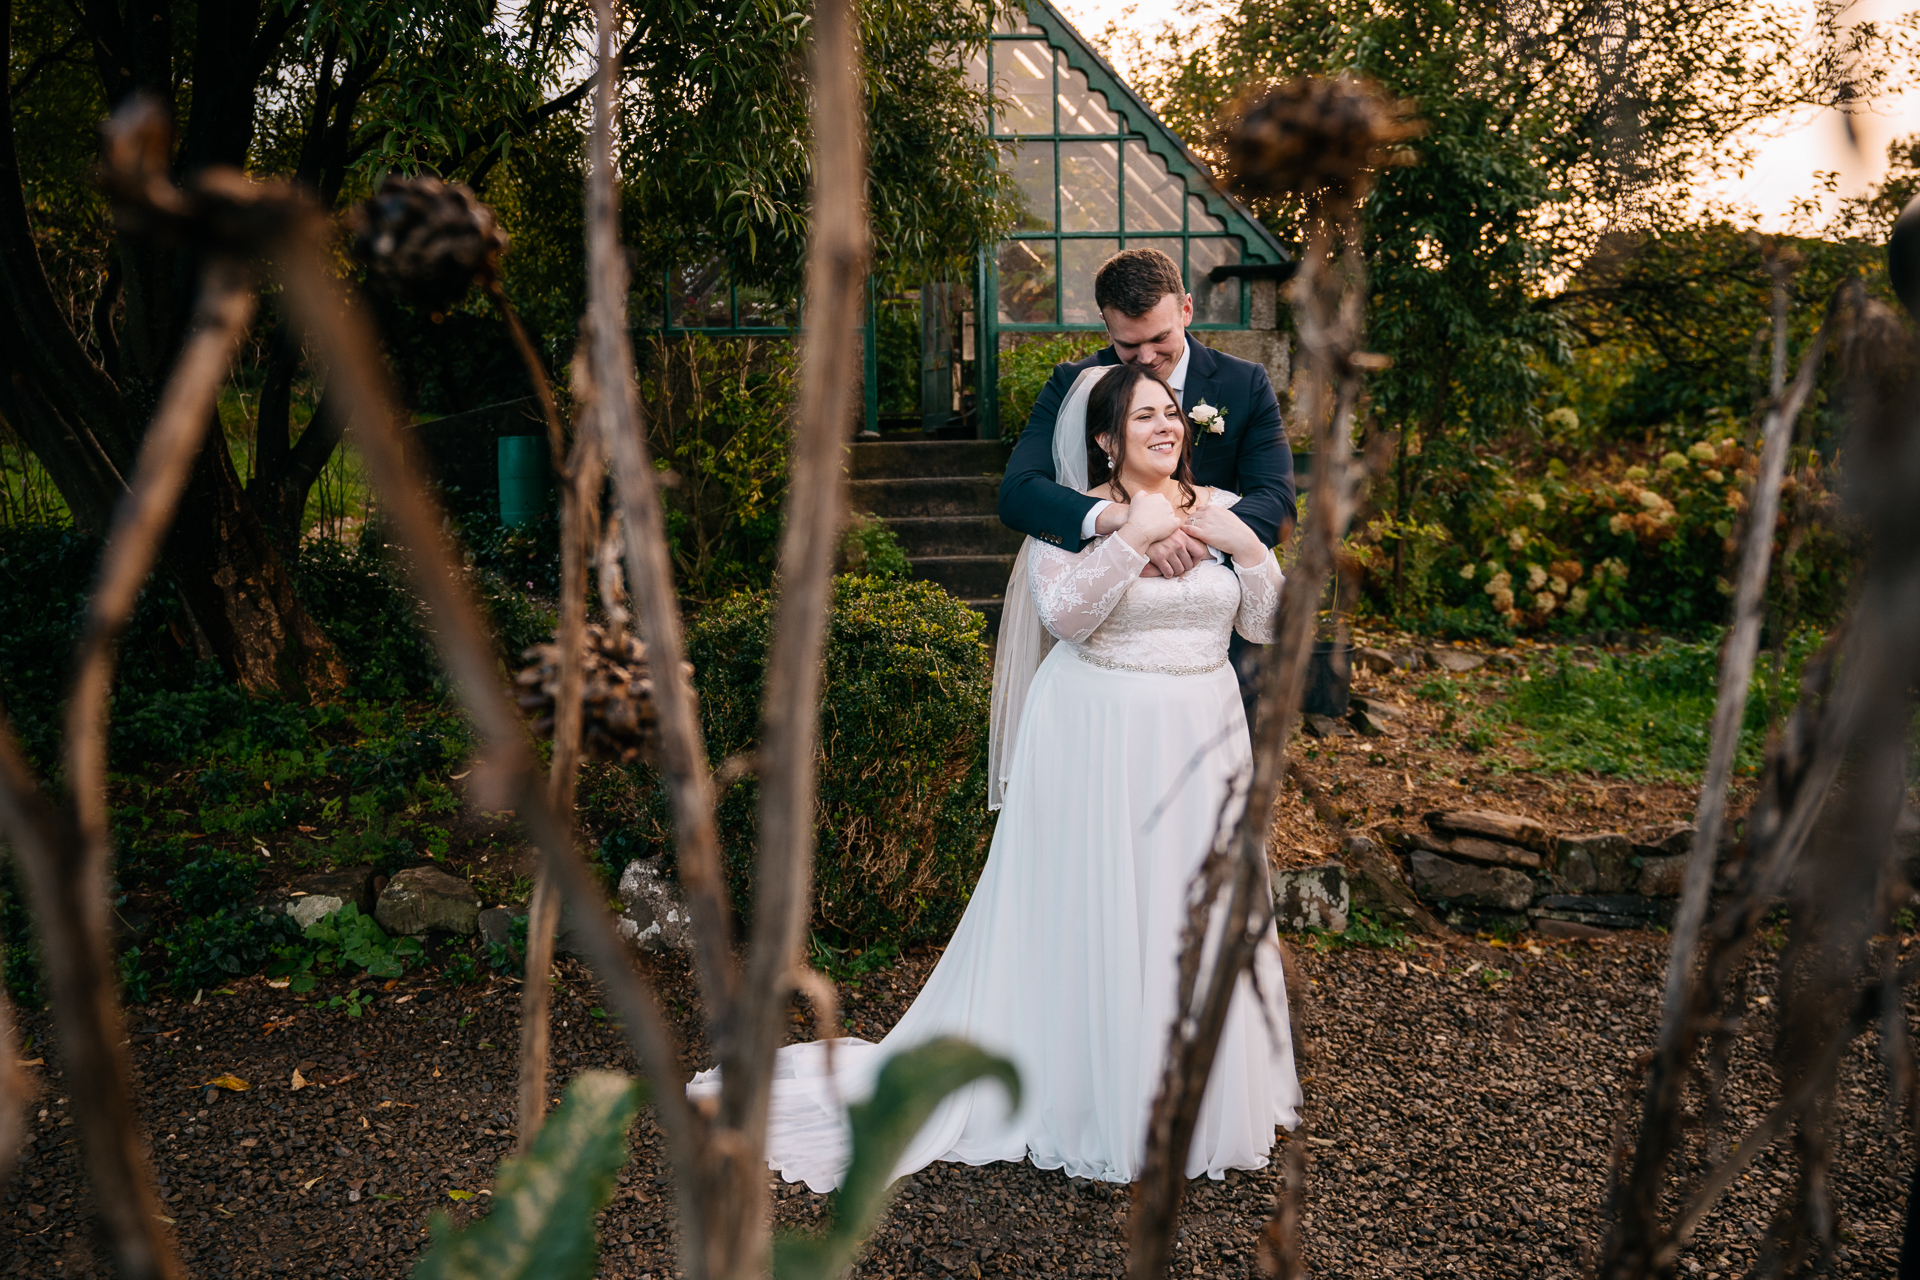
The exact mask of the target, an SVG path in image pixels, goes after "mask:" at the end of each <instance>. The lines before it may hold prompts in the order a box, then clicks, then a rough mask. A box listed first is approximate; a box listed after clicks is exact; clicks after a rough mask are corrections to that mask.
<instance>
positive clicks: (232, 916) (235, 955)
mask: <svg viewBox="0 0 1920 1280" xmlns="http://www.w3.org/2000/svg"><path fill="white" fill-rule="evenodd" d="M290 929H291V925H290V922H289V921H288V920H287V919H286V917H285V916H269V915H266V914H265V913H260V912H255V911H253V910H252V909H250V908H246V907H239V908H232V907H222V908H221V909H220V910H218V911H215V912H214V913H213V914H211V915H205V916H194V917H191V918H189V919H187V920H186V921H184V922H182V923H181V925H180V926H179V927H178V928H176V929H174V930H172V931H171V932H169V933H166V934H164V935H162V936H161V938H160V949H161V950H162V951H163V952H165V953H166V957H167V982H168V984H169V985H170V986H172V988H173V989H174V990H175V991H176V992H179V993H180V994H182V995H184V994H185V993H187V992H189V991H196V990H200V989H203V988H206V987H211V986H214V985H216V984H218V983H222V982H227V981H230V980H232V979H234V978H244V977H246V976H248V975H249V974H254V973H258V972H260V970H261V968H262V967H263V966H265V965H266V963H267V961H269V960H270V959H272V958H273V956H274V954H275V952H276V951H277V950H278V949H279V947H280V945H281V944H282V943H283V942H284V941H285V940H286V938H287V935H288V933H289V932H290Z"/></svg>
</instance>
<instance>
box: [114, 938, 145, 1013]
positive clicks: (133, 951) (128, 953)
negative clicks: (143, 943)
mask: <svg viewBox="0 0 1920 1280" xmlns="http://www.w3.org/2000/svg"><path fill="white" fill-rule="evenodd" d="M113 967H114V972H115V973H116V974H118V975H119V978H120V998H121V999H122V1000H124V1001H125V1002H126V1003H128V1004H145V1003H146V1002H147V1000H148V998H149V997H150V996H152V994H153V976H152V975H151V974H149V973H148V972H147V971H146V969H145V967H144V966H142V965H141V963H140V948H138V947H128V948H127V949H126V950H125V951H122V952H121V953H120V955H119V957H118V958H117V959H116V960H115V961H114V966H113Z"/></svg>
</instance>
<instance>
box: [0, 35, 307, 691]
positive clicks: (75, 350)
mask: <svg viewBox="0 0 1920 1280" xmlns="http://www.w3.org/2000/svg"><path fill="white" fill-rule="evenodd" d="M233 8H234V9H235V10H236V12H235V13H234V14H230V15H228V16H230V17H232V16H238V17H240V18H242V19H243V20H244V23H245V26H246V29H247V30H248V32H249V33H251V32H255V31H257V30H258V21H257V19H258V14H257V6H249V5H248V4H247V3H246V2H245V0H241V3H239V4H237V5H235V6H233ZM12 9H13V6H12V0H0V62H6V61H9V60H10V59H11V54H12V18H13V12H12ZM144 25H156V26H164V25H165V24H164V23H159V22H157V21H156V23H154V24H143V26H144ZM201 25H202V30H200V31H199V32H198V35H199V36H200V38H201V40H202V42H203V43H205V42H207V41H208V40H212V42H213V43H216V44H219V43H222V39H223V38H220V37H218V33H217V32H209V30H207V29H206V24H205V23H204V22H203V23H202V24H201ZM215 25H216V26H217V25H218V24H215ZM115 33H118V32H117V28H115ZM119 34H124V33H119ZM152 39H153V33H151V32H147V31H145V30H142V31H140V32H139V33H138V38H134V37H131V36H129V40H130V42H131V44H132V45H133V46H135V47H137V49H138V50H140V51H142V52H143V53H148V54H151V53H153V50H152V49H151V48H150V47H149V46H150V45H151V43H152ZM224 39H225V40H227V41H230V40H231V36H228V37H225V38H224ZM108 61H110V62H111V61H113V60H112V59H111V58H109V59H108ZM131 61H132V62H133V63H134V64H137V65H138V67H139V69H140V70H139V74H138V75H136V76H135V77H134V79H135V83H148V82H149V80H150V79H151V78H153V76H157V77H158V81H159V83H158V85H156V86H155V87H156V88H160V89H163V90H165V89H170V87H171V86H170V85H169V84H168V81H167V76H168V75H169V74H170V73H169V72H168V71H167V69H166V68H165V67H163V66H159V65H157V64H156V65H153V66H149V65H148V62H149V60H148V59H146V58H143V57H132V58H131ZM208 65H212V64H208ZM115 70H116V72H117V71H118V67H116V68H115ZM236 72H237V74H239V75H242V76H247V73H246V71H245V70H244V69H241V68H236ZM150 73H151V75H150ZM254 79H257V75H256V76H248V77H247V79H246V83H247V85H248V92H247V93H246V94H241V95H234V94H228V95H225V97H224V98H222V99H216V100H215V101H213V102H209V103H207V104H205V105H206V111H205V112H203V111H201V110H196V111H195V112H194V119H193V128H194V130H195V131H196V132H199V131H205V136H206V137H208V138H210V139H211V140H212V147H213V151H214V152H217V153H219V154H216V155H213V156H212V157H211V159H212V161H214V162H225V161H227V159H228V157H227V155H226V153H227V152H230V151H232V150H233V149H234V139H233V137H232V136H231V135H233V134H234V132H235V129H234V127H233V122H231V121H229V122H228V123H227V124H226V125H222V124H221V122H220V121H217V120H213V119H209V118H207V116H208V115H210V114H211V115H217V114H219V113H220V111H221V110H222V109H225V110H227V111H229V112H232V111H240V112H244V113H245V115H246V121H245V130H246V131H250V130H251V128H252V94H251V86H252V84H253V81H254ZM117 87H119V86H117V85H110V88H117ZM127 87H128V88H131V87H132V86H127ZM108 96H109V97H110V98H113V99H118V98H121V97H124V96H125V93H124V92H121V93H117V94H116V93H112V92H110V93H109V95H108ZM13 137H14V129H13V102H12V98H11V94H10V91H9V86H8V84H7V82H6V81H4V80H0V414H4V415H5V416H6V419H7V422H8V424H9V425H10V426H12V427H13V429H14V430H15V431H16V432H17V433H18V434H19V436H20V438H21V439H22V440H23V441H25V442H26V445H27V447H28V448H30V449H32V450H33V452H34V454H35V456H37V457H38V458H39V459H40V461H41V463H42V465H44V466H45V467H46V468H47V471H48V472H49V474H51V476H52V477H53V481H54V484H55V485H56V486H57V487H58V488H59V490H60V496H61V497H62V498H63V499H65V500H66V503H67V508H68V510H69V511H71V512H72V514H73V519H74V522H75V523H76V524H77V525H78V526H79V527H81V528H82V529H87V530H90V531H94V532H102V531H104V530H105V529H106V527H107V523H108V519H109V516H110V514H111V512H112V510H113V507H114V504H115V503H117V502H119V501H120V497H121V495H122V494H123V493H124V492H125V491H126V482H125V479H124V477H125V476H126V475H127V474H128V471H129V469H130V468H131V466H132V463H133V457H134V454H135V451H136V450H137V449H138V447H139V441H140V438H141V435H142V433H143V432H144V431H145V430H146V420H147V416H148V413H149V412H150V411H151V409H152V406H153V404H154V402H155V401H156V400H157V398H158V396H159V391H160V387H161V384H162V383H163V382H164V381H165V378H166V374H167V371H168V369H169V368H170V367H171V365H172V363H173V359H174V357H175V354H176V353H177V352H178V351H179V349H180V345H181V341H182V339H183V337H184V336H185V330H186V324H187V319H188V316H189V315H190V310H191V307H192V303H193V299H192V297H191V296H188V295H190V293H191V290H190V288H185V287H183V282H185V281H190V280H191V279H192V278H193V276H192V274H191V273H192V271H193V269H194V266H195V264H194V263H193V262H191V261H190V259H189V257H188V255H187V254H185V253H184V252H181V251H176V250H163V249H157V248H154V247H151V246H147V245H140V244H128V243H125V242H123V243H122V244H121V245H120V246H117V249H118V254H117V256H118V260H119V265H120V267H121V273H120V275H119V277H118V278H117V287H120V288H123V289H124V290H125V294H126V300H127V322H126V327H125V330H124V331H123V332H122V333H121V334H119V335H118V347H119V351H120V355H121V362H122V364H123V366H124V369H125V372H124V374H123V376H122V378H121V379H120V380H116V379H115V378H113V377H110V376H108V374H107V372H106V370H104V369H103V368H101V367H100V365H99V364H98V363H96V362H95V361H94V359H93V358H92V356H90V355H89V354H88V352H87V350H86V348H85V347H84V346H83V345H82V344H81V341H80V339H79V337H78V336H77V335H75V333H74V332H73V330H72V328H71V326H70V325H69V324H68V322H67V319H66V315H65V312H64V311H63V309H62V308H61V307H60V306H59V304H58V302H57V300H56V299H55V297H54V293H53V289H52V287H51V285H50V284H49V283H48V281H47V277H46V273H45V271H44V270H43V269H42V267H41V264H40V257H39V251H38V248H37V246H36V245H35V242H34V238H33V227H32V223H31V221H30V220H29V218H28V215H27V206H26V199H25V195H24V187H23V185H22V174H21V172H20V162H19V156H18V153H17V152H16V151H15V149H14V143H13ZM206 149H207V147H206V145H204V144H203V145H202V146H200V147H197V148H196V147H194V146H192V145H189V146H188V147H187V148H186V150H188V151H190V152H193V151H199V152H204V151H206ZM240 151H241V153H242V154H241V156H240V157H234V158H233V160H234V161H235V162H237V160H238V159H239V158H243V156H244V151H245V145H244V139H242V140H241V143H240ZM109 345H111V344H110V343H109V342H106V341H103V343H102V346H103V348H105V347H107V346H109ZM161 564H162V567H163V568H164V569H165V570H166V572H167V573H168V575H169V576H170V577H172V579H173V580H174V583H175V584H176V585H177V586H178V588H179V590H180V595H181V597H182V598H183V599H184V600H185V601H186V604H187V608H188V610H189V611H190V612H191V613H192V615H193V620H194V622H195V623H196V624H197V625H198V626H199V629H200V630H201V632H202V633H204V634H205V636H206V638H207V641H208V643H209V645H210V646H211V648H212V650H213V653H214V656H215V657H216V658H217V659H218V660H219V662H220V664H221V665H222V666H223V667H224V668H225V669H226V670H227V672H228V673H229V674H230V675H232V676H233V677H234V678H235V679H237V680H238V681H239V682H240V683H241V684H242V685H244V686H245V687H246V688H248V689H253V690H260V691H269V690H272V691H280V692H285V693H290V694H297V693H313V692H317V691H320V690H323V689H328V688H335V687H338V686H339V685H340V684H341V683H343V682H344V680H345V669H344V668H343V667H342V665H341V663H340V660H339V657H338V655H337V654H335V652H334V651H333V647H332V645H331V644H329V643H328V641H327V639H326V637H325V636H324V635H322V634H321V632H320V630H319V629H318V628H317V627H315V626H314V624H313V622H312V620H311V619H309V618H308V617H307V614H306V610H305V609H304V608H303V607H302V606H301V604H300V602H299V600H298V599H297V598H296V597H295V595H294V591H293V579H292V577H291V575H290V574H289V573H288V572H287V567H286V564H285V563H284V562H283V561H282V560H281V558H280V557H279V556H277V555H276V554H275V553H274V549H273V546H272V544H271V543H270V542H269V540H268V539H267V536H266V533H265V529H264V527H263V526H262V524H261V522H260V520H259V518H258V517H257V516H256V514H255V513H254V510H253V508H252V506H251V505H250V504H249V503H248V502H247V500H246V497H245V494H244V493H243V491H242V490H241V487H240V478H239V476H238V475H237V474H236V473H235V471H234V469H233V461H232V459H231V458H230V457H229V456H228V454H227V449H226V442H225V438H224V437H223V435H222V433H221V432H220V431H219V429H218V428H217V427H216V428H215V429H214V430H213V431H211V432H209V439H208V444H207V447H206V448H205V449H204V450H203V451H202V453H201V456H200V458H199V460H198V461H197V462H196V463H195V466H194V471H193V478H192V480H191V481H190V482H189V485H188V489H187V492H186V495H185V498H184V501H183V502H182V503H181V506H180V514H179V518H178V520H177V521H176V523H175V525H174V528H173V531H172V533H171V534H170V535H169V536H168V539H167V543H166V547H165V548H164V550H163V552H162V556H161Z"/></svg>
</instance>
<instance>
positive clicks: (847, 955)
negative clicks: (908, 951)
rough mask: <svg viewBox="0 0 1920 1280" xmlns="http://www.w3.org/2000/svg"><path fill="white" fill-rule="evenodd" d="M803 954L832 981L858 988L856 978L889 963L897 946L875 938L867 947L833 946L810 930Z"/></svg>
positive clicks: (897, 951) (887, 965) (896, 955)
mask: <svg viewBox="0 0 1920 1280" xmlns="http://www.w3.org/2000/svg"><path fill="white" fill-rule="evenodd" d="M807 958H808V961H809V962H810V963H811V964H812V965H813V967H814V968H815V969H818V970H819V971H820V972H821V973H824V974H826V975H827V977H829V978H831V979H832V980H833V981H834V983H835V984H836V985H838V986H842V987H847V988H849V989H851V990H854V991H858V990H859V989H860V979H862V978H863V977H865V976H866V975H867V974H869V973H878V972H880V971H881V970H883V969H891V968H892V967H893V964H894V961H896V960H898V959H899V958H900V948H899V947H898V946H897V945H895V944H894V943H891V942H876V943H874V944H873V945H872V946H870V947H836V946H832V945H830V944H828V943H826V942H823V941H822V940H821V938H820V935H819V934H818V933H814V934H809V935H808V937H807Z"/></svg>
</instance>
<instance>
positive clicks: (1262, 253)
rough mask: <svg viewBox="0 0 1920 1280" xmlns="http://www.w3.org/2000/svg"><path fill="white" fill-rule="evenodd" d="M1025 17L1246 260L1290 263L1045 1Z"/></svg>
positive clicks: (1031, 3) (1036, 0)
mask: <svg viewBox="0 0 1920 1280" xmlns="http://www.w3.org/2000/svg"><path fill="white" fill-rule="evenodd" d="M1026 4H1027V18H1028V20H1029V21H1030V22H1032V23H1033V25H1034V26H1036V27H1039V28H1040V30H1041V31H1042V32H1044V33H1045V34H1046V37H1047V42H1048V43H1049V44H1051V45H1053V46H1054V47H1055V48H1057V49H1059V50H1060V51H1061V52H1063V53H1065V54H1066V56H1067V65H1068V66H1070V67H1072V68H1073V69H1074V70H1076V71H1078V72H1080V73H1081V74H1082V75H1084V76H1086V78H1087V84H1088V85H1089V86H1090V87H1091V88H1093V89H1096V90H1098V91H1099V92H1101V93H1103V94H1105V95H1106V98H1107V102H1108V103H1109V104H1110V105H1111V106H1113V107H1115V108H1117V109H1119V110H1121V111H1124V112H1125V113H1126V116H1127V119H1128V120H1129V121H1130V122H1133V123H1134V127H1136V128H1137V129H1139V131H1140V134H1141V136H1142V137H1144V138H1145V139H1146V145H1147V150H1148V151H1151V152H1153V153H1154V154H1155V155H1157V156H1159V157H1160V158H1161V159H1162V160H1164V161H1166V164H1167V168H1168V169H1169V170H1170V171H1172V172H1174V173H1177V174H1179V175H1180V176H1181V178H1182V179H1183V180H1184V181H1185V182H1186V184H1187V190H1188V191H1189V192H1190V193H1192V194H1194V195H1197V196H1199V197H1200V198H1201V199H1202V200H1203V201H1204V202H1205V203H1206V206H1207V212H1209V213H1211V214H1213V216H1214V217H1216V218H1219V219H1221V220H1223V221H1224V222H1225V223H1226V224H1227V229H1228V230H1229V231H1231V232H1232V233H1233V234H1235V235H1237V236H1239V237H1240V238H1241V240H1242V241H1243V242H1244V244H1245V245H1246V256H1245V257H1244V258H1243V259H1242V261H1245V262H1269V263H1280V262H1292V261H1293V255H1292V254H1291V253H1289V252H1288V251H1287V249H1286V247H1285V246H1284V245H1282V244H1281V243H1280V242H1279V241H1278V240H1276V239H1275V238H1274V235H1273V233H1272V232H1271V231H1269V230H1267V228H1266V225H1265V224H1264V223H1262V222H1261V221H1260V219H1258V218H1256V217H1254V216H1253V214H1252V213H1251V212H1249V211H1248V209H1247V207H1246V206H1245V205H1243V204H1241V203H1240V202H1239V201H1238V200H1235V199H1234V198H1233V197H1232V196H1230V195H1228V194H1226V192H1224V191H1223V190H1221V188H1220V184H1219V182H1218V181H1217V180H1216V179H1215V178H1214V176H1213V172H1212V170H1210V169H1209V168H1208V167H1207V164H1206V162H1205V161H1203V160H1202V159H1201V158H1200V157H1199V156H1197V155H1195V154H1194V153H1193V151H1192V149H1191V148H1189V147H1188V146H1187V144H1186V142H1185V141H1183V140H1182V139H1181V137H1180V135H1179V134H1177V133H1175V132H1174V131H1173V130H1172V129H1169V128H1168V127H1167V126H1166V125H1165V124H1164V123H1162V122H1161V119H1160V117H1159V116H1158V115H1156V114H1155V113H1154V110H1153V108H1152V107H1149V106H1148V105H1147V104H1146V102H1145V101H1144V100H1142V98H1141V97H1140V95H1139V94H1137V93H1135V92H1134V91H1133V89H1132V88H1131V87H1130V86H1129V85H1128V84H1127V82H1126V81H1125V80H1122V79H1121V78H1120V73H1119V72H1117V71H1115V70H1114V69H1113V67H1112V65H1111V64H1109V63H1108V62H1107V60H1106V59H1105V58H1103V57H1101V56H1100V54H1099V53H1098V52H1097V51H1096V50H1095V49H1094V47H1093V46H1092V45H1090V44H1088V43H1087V42H1086V40H1084V39H1083V38H1082V37H1081V35H1080V33H1079V32H1078V31H1076V30H1074V27H1073V24H1072V23H1071V22H1068V21H1067V20H1066V18H1065V17H1063V16H1061V13H1060V11H1059V10H1058V9H1055V8H1054V7H1053V6H1052V5H1051V4H1049V3H1047V0H1026Z"/></svg>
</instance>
